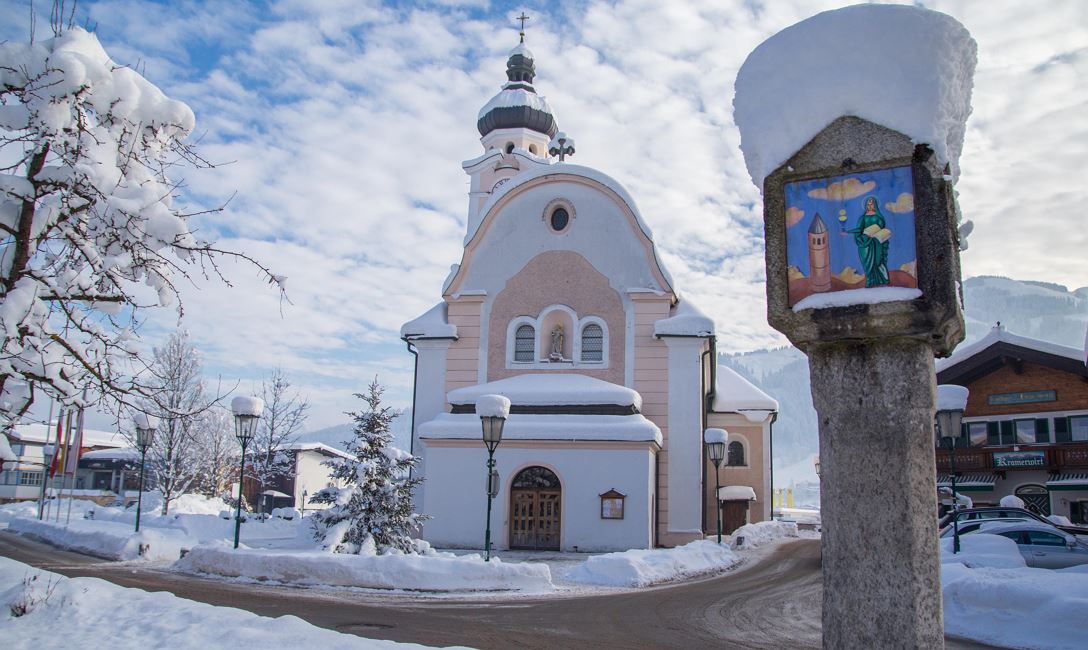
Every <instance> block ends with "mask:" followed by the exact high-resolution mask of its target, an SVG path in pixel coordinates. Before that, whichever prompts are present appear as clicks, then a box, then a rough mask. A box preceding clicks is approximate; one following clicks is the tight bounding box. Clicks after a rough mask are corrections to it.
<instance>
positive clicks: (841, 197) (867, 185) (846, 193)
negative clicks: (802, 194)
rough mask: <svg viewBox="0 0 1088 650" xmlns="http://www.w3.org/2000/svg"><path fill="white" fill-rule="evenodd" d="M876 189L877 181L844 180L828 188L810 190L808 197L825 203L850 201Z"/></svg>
mask: <svg viewBox="0 0 1088 650" xmlns="http://www.w3.org/2000/svg"><path fill="white" fill-rule="evenodd" d="M874 187H876V181H865V182H862V181H860V180H858V179H856V178H844V179H843V180H842V181H835V182H834V183H829V184H828V185H827V186H826V187H817V188H816V189H814V190H809V192H808V195H809V196H810V197H812V198H814V199H823V200H825V201H848V200H850V199H853V198H857V197H859V196H861V195H862V194H865V193H866V192H871V191H872V190H873V188H874Z"/></svg>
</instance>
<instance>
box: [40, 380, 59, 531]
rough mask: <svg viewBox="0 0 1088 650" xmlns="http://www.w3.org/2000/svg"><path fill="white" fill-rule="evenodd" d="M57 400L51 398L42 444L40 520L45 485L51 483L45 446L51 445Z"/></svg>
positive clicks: (42, 514)
mask: <svg viewBox="0 0 1088 650" xmlns="http://www.w3.org/2000/svg"><path fill="white" fill-rule="evenodd" d="M54 406H56V402H55V400H53V398H49V417H47V418H46V419H45V444H44V445H42V452H43V453H42V491H41V497H40V498H39V499H38V521H41V520H42V517H43V516H44V513H45V487H46V485H48V484H49V467H48V466H46V464H45V453H44V452H45V448H46V447H48V446H49V434H51V433H53V431H52V429H53V407H54Z"/></svg>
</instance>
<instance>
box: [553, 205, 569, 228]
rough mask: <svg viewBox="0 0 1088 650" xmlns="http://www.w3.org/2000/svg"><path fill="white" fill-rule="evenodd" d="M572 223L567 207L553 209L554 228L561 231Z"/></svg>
mask: <svg viewBox="0 0 1088 650" xmlns="http://www.w3.org/2000/svg"><path fill="white" fill-rule="evenodd" d="M569 223H570V213H569V212H567V209H566V208H556V209H554V210H552V216H551V224H552V230H554V231H556V232H560V231H561V230H563V229H564V228H566V227H567V224H569Z"/></svg>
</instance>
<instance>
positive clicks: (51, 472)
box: [45, 404, 64, 521]
mask: <svg viewBox="0 0 1088 650" xmlns="http://www.w3.org/2000/svg"><path fill="white" fill-rule="evenodd" d="M63 421H64V404H61V406H60V410H59V411H57V426H56V432H57V438H56V440H54V441H53V460H51V461H49V469H48V470H46V473H45V478H46V480H47V481H48V482H49V493H48V496H49V497H50V498H49V500H48V502H47V503H46V504H45V520H46V521H49V518H50V517H51V516H52V515H53V497H54V496H56V495H55V494H54V493H55V492H56V489H57V458H58V457H59V456H60V433H61V422H63ZM49 426H50V427H52V426H53V422H52V419H50V422H49ZM47 435H48V434H47Z"/></svg>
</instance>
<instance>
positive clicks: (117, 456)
mask: <svg viewBox="0 0 1088 650" xmlns="http://www.w3.org/2000/svg"><path fill="white" fill-rule="evenodd" d="M79 459H80V460H81V461H83V460H140V452H139V451H137V450H136V449H135V448H133V447H116V448H113V449H96V450H94V451H88V452H87V453H85V454H83V455H81V456H80V457H79Z"/></svg>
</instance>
